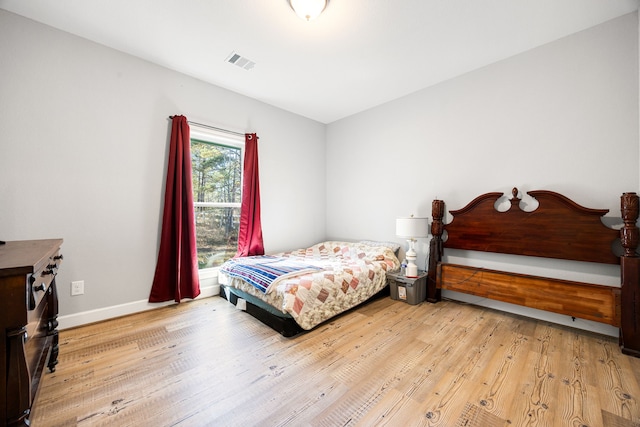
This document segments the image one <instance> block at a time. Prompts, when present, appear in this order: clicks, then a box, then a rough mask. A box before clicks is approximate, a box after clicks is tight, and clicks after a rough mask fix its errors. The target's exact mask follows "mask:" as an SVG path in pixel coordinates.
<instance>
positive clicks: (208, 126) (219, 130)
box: [169, 116, 245, 136]
mask: <svg viewBox="0 0 640 427" xmlns="http://www.w3.org/2000/svg"><path fill="white" fill-rule="evenodd" d="M174 117H175V116H169V118H170V119H173V118H174ZM187 123H189V124H190V125H196V126H200V127H203V128H206V129H211V130H217V131H218V132H224V133H229V134H231V135H237V136H244V135H245V134H244V133H240V132H235V131H232V130H228V129H222V128H217V127H215V126H210V125H204V124H202V123H197V122H192V121H191V120H187Z"/></svg>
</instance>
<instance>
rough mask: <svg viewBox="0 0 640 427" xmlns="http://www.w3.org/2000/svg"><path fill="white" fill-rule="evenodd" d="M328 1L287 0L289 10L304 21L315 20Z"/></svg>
mask: <svg viewBox="0 0 640 427" xmlns="http://www.w3.org/2000/svg"><path fill="white" fill-rule="evenodd" d="M327 3H328V0H289V4H290V5H291V8H292V9H293V10H294V11H295V12H296V14H297V15H298V16H299V17H300V18H302V19H304V20H305V21H311V20H313V19H316V18H317V17H318V16H320V14H321V13H322V11H323V10H324V8H325V7H326V6H327Z"/></svg>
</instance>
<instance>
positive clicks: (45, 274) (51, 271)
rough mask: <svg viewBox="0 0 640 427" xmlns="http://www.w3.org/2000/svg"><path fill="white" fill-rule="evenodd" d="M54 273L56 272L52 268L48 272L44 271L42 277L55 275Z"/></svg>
mask: <svg viewBox="0 0 640 427" xmlns="http://www.w3.org/2000/svg"><path fill="white" fill-rule="evenodd" d="M54 273H55V271H54V270H53V269H51V268H49V269H48V270H43V271H42V275H43V276H48V275H50V274H54Z"/></svg>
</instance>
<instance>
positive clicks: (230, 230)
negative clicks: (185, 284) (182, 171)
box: [191, 132, 244, 269]
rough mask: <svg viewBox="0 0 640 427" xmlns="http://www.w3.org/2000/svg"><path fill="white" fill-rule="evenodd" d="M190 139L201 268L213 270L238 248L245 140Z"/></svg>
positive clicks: (230, 256)
mask: <svg viewBox="0 0 640 427" xmlns="http://www.w3.org/2000/svg"><path fill="white" fill-rule="evenodd" d="M220 139H221V138H216V137H215V136H212V137H207V138H202V137H194V133H193V132H192V138H191V166H192V177H193V200H194V213H195V220H196V241H197V246H198V266H199V268H200V269H205V268H214V267H217V266H219V265H221V264H222V263H223V262H224V261H226V260H228V259H229V258H232V257H233V256H234V255H235V254H236V251H237V249H238V230H239V226H240V203H241V201H242V155H243V152H242V149H243V146H244V141H242V142H240V141H227V143H226V144H225V143H221V142H217V140H220Z"/></svg>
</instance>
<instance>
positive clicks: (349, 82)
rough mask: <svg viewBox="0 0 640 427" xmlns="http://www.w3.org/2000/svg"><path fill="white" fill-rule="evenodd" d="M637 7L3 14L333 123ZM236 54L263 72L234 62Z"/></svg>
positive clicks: (533, 2)
mask: <svg viewBox="0 0 640 427" xmlns="http://www.w3.org/2000/svg"><path fill="white" fill-rule="evenodd" d="M638 2H639V0H331V1H330V3H329V5H328V6H327V8H326V10H325V11H324V13H323V14H322V15H321V16H320V17H319V18H318V19H317V20H315V21H312V22H305V21H303V20H301V19H300V18H298V17H297V15H296V14H295V13H294V12H293V11H292V10H291V9H290V7H289V5H288V3H287V0H55V1H53V0H0V8H3V9H6V10H9V11H12V12H15V13H17V14H20V15H23V16H26V17H29V18H32V19H34V20H36V21H40V22H43V23H45V24H48V25H51V26H53V27H56V28H59V29H62V30H64V31H68V32H70V33H73V34H77V35H79V36H81V37H84V38H87V39H89V40H93V41H95V42H98V43H101V44H104V45H106V46H110V47H112V48H115V49H118V50H120V51H123V52H127V53H129V54H132V55H135V56H138V57H140V58H144V59H146V60H148V61H151V62H154V63H157V64H159V65H162V66H165V67H167V68H171V69H174V70H176V71H179V72H182V73H184V74H188V75H190V76H193V77H196V78H198V79H201V80H204V81H207V82H210V83H213V84H215V85H218V86H221V87H224V88H227V89H230V90H233V91H235V92H239V93H241V94H244V95H247V96H250V97H252V98H256V99H258V100H261V101H263V102H265V103H268V104H271V105H274V106H277V107H280V108H282V109H284V110H288V111H291V112H294V113H297V114H300V115H302V116H305V117H309V118H311V119H314V120H317V121H319V122H322V123H330V122H333V121H335V120H338V119H341V118H343V117H346V116H349V115H351V114H354V113H357V112H360V111H363V110H366V109H368V108H371V107H374V106H376V105H379V104H382V103H384V102H387V101H390V100H392V99H395V98H398V97H401V96H403V95H406V94H409V93H411V92H415V91H416V90H419V89H422V88H425V87H428V86H430V85H433V84H436V83H438V82H441V81H444V80H447V79H450V78H452V77H455V76H457V75H460V74H463V73H466V72H469V71H471V70H474V69H477V68H479V67H482V66H485V65H487V64H490V63H492V62H495V61H498V60H501V59H504V58H507V57H509V56H512V55H515V54H518V53H520V52H523V51H526V50H528V49H531V48H534V47H536V46H539V45H542V44H545V43H548V42H551V41H553V40H556V39H558V38H561V37H564V36H567V35H569V34H572V33H575V32H577V31H580V30H583V29H586V28H589V27H591V26H594V25H597V24H600V23H602V22H605V21H608V20H610V19H613V18H616V17H618V16H621V15H624V14H626V13H630V12H633V11H635V10H637V9H638ZM1 32H2V29H0V36H1ZM232 51H235V52H237V53H238V54H240V55H242V56H244V57H246V58H248V59H250V60H252V61H255V62H256V66H255V67H254V68H253V69H252V70H249V71H247V70H244V69H242V68H240V67H238V66H235V65H232V64H229V63H227V62H225V59H226V58H227V57H228V56H229V54H230V53H231V52H232Z"/></svg>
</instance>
